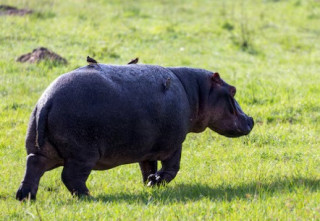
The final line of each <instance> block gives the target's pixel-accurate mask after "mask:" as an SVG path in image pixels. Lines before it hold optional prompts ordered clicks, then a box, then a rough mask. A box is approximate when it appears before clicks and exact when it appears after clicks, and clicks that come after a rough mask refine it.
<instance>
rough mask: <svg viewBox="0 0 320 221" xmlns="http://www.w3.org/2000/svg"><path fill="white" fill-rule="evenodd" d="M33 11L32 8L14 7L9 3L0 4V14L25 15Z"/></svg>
mask: <svg viewBox="0 0 320 221" xmlns="http://www.w3.org/2000/svg"><path fill="white" fill-rule="evenodd" d="M31 13H33V11H32V10H29V9H24V8H23V9H17V8H16V7H13V6H9V5H0V16H1V15H20V16H23V15H26V14H31Z"/></svg>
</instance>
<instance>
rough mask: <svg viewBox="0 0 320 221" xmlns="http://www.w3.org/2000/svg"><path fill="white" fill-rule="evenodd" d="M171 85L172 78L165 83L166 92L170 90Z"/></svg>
mask: <svg viewBox="0 0 320 221" xmlns="http://www.w3.org/2000/svg"><path fill="white" fill-rule="evenodd" d="M170 84H171V78H167V80H166V81H165V82H164V83H163V88H164V90H165V91H166V90H168V89H169V87H170Z"/></svg>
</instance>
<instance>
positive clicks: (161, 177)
mask: <svg viewBox="0 0 320 221" xmlns="http://www.w3.org/2000/svg"><path fill="white" fill-rule="evenodd" d="M180 159H181V146H180V147H179V148H178V149H177V150H176V151H175V152H174V153H173V154H172V155H171V156H170V157H169V158H167V159H166V160H163V161H161V164H162V168H161V170H159V171H158V172H156V173H155V174H151V175H150V176H149V177H148V181H149V183H148V186H159V185H164V184H166V183H169V182H170V181H171V180H173V179H174V178H175V177H176V175H177V173H178V171H179V169H180Z"/></svg>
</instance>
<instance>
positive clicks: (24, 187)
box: [16, 183, 37, 201]
mask: <svg viewBox="0 0 320 221" xmlns="http://www.w3.org/2000/svg"><path fill="white" fill-rule="evenodd" d="M36 192H37V190H33V188H32V187H31V185H29V184H25V183H22V184H21V185H20V187H19V189H18V191H17V194H16V199H17V200H19V201H23V200H35V199H36Z"/></svg>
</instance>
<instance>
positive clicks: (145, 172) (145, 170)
mask: <svg viewBox="0 0 320 221" xmlns="http://www.w3.org/2000/svg"><path fill="white" fill-rule="evenodd" d="M139 165H140V169H141V173H142V179H143V183H144V184H147V181H148V177H149V176H150V175H151V174H155V173H156V172H157V170H158V162H157V161H156V160H155V161H149V160H146V161H142V162H139Z"/></svg>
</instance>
